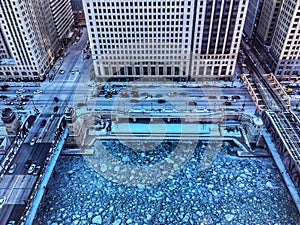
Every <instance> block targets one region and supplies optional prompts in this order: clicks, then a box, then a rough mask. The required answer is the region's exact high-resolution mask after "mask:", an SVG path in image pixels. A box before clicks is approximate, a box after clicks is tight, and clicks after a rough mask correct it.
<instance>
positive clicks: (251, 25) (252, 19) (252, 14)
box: [244, 0, 263, 39]
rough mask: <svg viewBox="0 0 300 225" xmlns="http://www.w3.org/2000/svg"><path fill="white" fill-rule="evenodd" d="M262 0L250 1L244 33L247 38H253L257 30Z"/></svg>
mask: <svg viewBox="0 0 300 225" xmlns="http://www.w3.org/2000/svg"><path fill="white" fill-rule="evenodd" d="M262 3H263V1H262V0H251V1H249V5H248V10H247V15H246V20H245V25H244V34H245V35H246V36H247V38H250V39H252V36H253V34H254V32H256V28H257V22H258V18H259V15H260V12H261V6H262Z"/></svg>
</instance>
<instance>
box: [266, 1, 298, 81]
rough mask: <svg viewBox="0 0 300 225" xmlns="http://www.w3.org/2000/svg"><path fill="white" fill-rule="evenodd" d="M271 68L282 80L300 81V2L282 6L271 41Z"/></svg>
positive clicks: (287, 2) (287, 3)
mask: <svg viewBox="0 0 300 225" xmlns="http://www.w3.org/2000/svg"><path fill="white" fill-rule="evenodd" d="M270 53H271V56H272V57H271V59H272V63H271V68H272V69H273V70H274V74H275V75H276V77H277V78H279V79H280V80H298V79H300V2H299V1H298V0H286V1H284V3H283V4H282V7H281V11H280V13H279V16H278V21H277V24H276V27H275V31H274V36H273V38H272V41H271V48H270Z"/></svg>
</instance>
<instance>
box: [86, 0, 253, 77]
mask: <svg viewBox="0 0 300 225" xmlns="http://www.w3.org/2000/svg"><path fill="white" fill-rule="evenodd" d="M83 3H84V11H85V15H86V23H87V28H88V33H89V39H90V44H91V51H92V56H93V60H94V68H95V73H96V76H97V77H100V78H102V79H104V80H105V79H109V78H116V79H118V78H124V79H136V78H141V77H143V78H145V77H146V78H149V79H153V78H159V77H164V78H170V79H177V80H187V79H194V80H200V79H201V80H202V79H211V78H212V77H214V78H217V79H231V77H232V75H233V71H234V67H235V62H236V59H237V53H238V48H239V44H240V40H241V36H242V29H243V25H244V21H245V15H246V10H247V5H248V0H243V1H240V0H220V1H214V0H206V1H203V0H198V1H195V0H166V1H160V0H152V1H149V0H137V1H134V0H127V1H117V0H83Z"/></svg>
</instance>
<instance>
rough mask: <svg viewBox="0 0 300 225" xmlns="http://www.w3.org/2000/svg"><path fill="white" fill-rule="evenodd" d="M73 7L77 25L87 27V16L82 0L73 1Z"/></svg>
mask: <svg viewBox="0 0 300 225" xmlns="http://www.w3.org/2000/svg"><path fill="white" fill-rule="evenodd" d="M71 6H72V10H73V15H74V21H75V25H77V26H85V16H84V11H83V4H82V0H71Z"/></svg>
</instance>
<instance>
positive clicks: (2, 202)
mask: <svg viewBox="0 0 300 225" xmlns="http://www.w3.org/2000/svg"><path fill="white" fill-rule="evenodd" d="M5 201H6V197H5V196H2V197H1V198H0V208H2V207H3V205H4V203H5Z"/></svg>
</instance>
